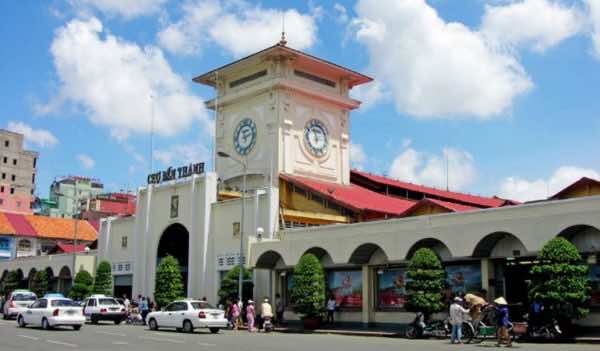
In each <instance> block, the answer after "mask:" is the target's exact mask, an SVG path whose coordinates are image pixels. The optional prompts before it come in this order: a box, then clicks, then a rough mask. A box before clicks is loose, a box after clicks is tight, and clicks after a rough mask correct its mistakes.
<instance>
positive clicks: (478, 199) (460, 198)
mask: <svg viewBox="0 0 600 351" xmlns="http://www.w3.org/2000/svg"><path fill="white" fill-rule="evenodd" d="M351 176H358V177H363V178H366V179H368V180H370V181H372V182H374V183H379V184H383V185H387V186H391V187H396V188H401V189H406V190H410V191H414V192H419V193H423V194H424V195H425V196H435V197H439V198H442V199H444V200H449V201H454V202H460V203H463V204H468V205H472V206H475V207H500V206H505V205H513V204H517V202H515V201H511V200H506V199H501V198H499V197H485V196H478V195H471V194H464V193H458V192H454V191H447V190H441V189H436V188H431V187H427V186H423V185H418V184H413V183H408V182H403V181H400V180H396V179H391V178H387V177H384V176H380V175H375V174H371V173H367V172H363V171H359V170H355V169H353V170H352V171H351Z"/></svg>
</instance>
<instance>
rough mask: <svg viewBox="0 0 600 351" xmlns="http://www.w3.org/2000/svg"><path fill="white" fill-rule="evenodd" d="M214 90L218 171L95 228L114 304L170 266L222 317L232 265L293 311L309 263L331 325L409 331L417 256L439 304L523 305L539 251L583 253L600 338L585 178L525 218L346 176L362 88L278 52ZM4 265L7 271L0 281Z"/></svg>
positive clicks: (151, 178)
mask: <svg viewBox="0 0 600 351" xmlns="http://www.w3.org/2000/svg"><path fill="white" fill-rule="evenodd" d="M194 81H195V82H197V83H200V84H205V85H208V86H211V87H213V88H214V89H215V91H216V96H215V98H214V99H212V100H210V101H208V102H207V106H208V107H209V108H210V109H212V110H214V111H215V115H216V116H215V140H214V145H215V162H214V164H215V170H214V171H208V170H205V169H204V164H203V163H197V164H190V165H183V166H181V167H176V168H172V167H171V168H168V169H166V170H162V171H159V172H156V173H153V174H150V175H148V179H147V183H148V184H147V185H146V186H144V187H141V188H139V189H138V191H137V194H136V196H137V201H136V208H135V215H133V216H127V217H110V218H106V219H102V220H101V224H100V232H99V235H98V249H97V250H98V251H97V256H98V259H99V260H108V261H110V262H111V264H112V266H113V276H114V287H115V294H117V295H121V294H128V295H130V296H131V295H137V294H143V295H148V296H152V295H153V292H154V288H155V283H156V282H155V274H156V268H157V266H158V264H159V263H160V260H161V259H162V258H164V257H165V256H167V255H172V256H174V257H175V258H177V259H178V261H179V263H180V266H181V270H182V274H183V278H184V282H185V291H186V294H187V296H189V297H201V296H206V297H207V298H208V299H209V301H210V302H213V303H216V302H217V299H218V297H217V291H218V289H219V287H220V282H221V280H222V277H223V275H224V274H225V273H226V272H227V271H229V270H230V269H232V268H233V267H235V266H236V265H237V264H238V263H239V262H240V260H242V262H243V263H244V264H245V265H246V266H247V267H250V268H252V269H253V279H254V296H255V297H256V298H259V297H262V296H270V297H273V296H274V295H275V294H276V293H280V294H281V295H282V296H283V297H284V300H285V301H286V305H287V310H286V317H287V318H288V319H289V320H293V319H296V318H297V316H296V315H294V313H293V312H292V309H291V306H292V303H293V301H290V300H289V298H288V297H289V289H290V287H291V286H292V285H293V274H292V269H293V267H294V265H295V264H296V263H297V262H298V260H299V258H300V257H301V256H302V255H303V254H304V253H307V252H310V253H313V254H315V255H316V256H317V257H318V258H319V259H320V260H321V263H322V264H323V266H324V268H325V270H326V274H327V285H328V289H329V291H331V292H332V293H333V294H334V295H335V297H336V300H338V304H339V306H340V308H339V310H338V311H337V312H336V313H337V314H338V315H337V318H336V319H337V320H338V321H341V322H346V323H357V324H386V323H405V322H408V321H409V320H411V319H412V318H413V314H410V313H406V311H405V309H404V304H405V302H406V300H405V297H404V282H405V276H404V269H405V267H406V264H407V262H408V260H409V259H410V257H411V255H412V254H413V253H414V252H415V250H417V249H418V248H421V247H428V248H431V249H433V250H434V251H435V252H436V253H437V255H438V256H439V257H440V258H441V259H442V261H443V263H444V267H445V269H446V271H447V273H448V286H449V289H448V291H447V294H448V295H450V294H453V293H457V292H461V291H471V290H478V289H481V288H486V289H487V290H488V291H489V295H490V296H489V298H493V297H495V296H500V295H502V296H506V297H507V299H508V300H509V302H512V303H515V302H521V301H522V302H526V296H525V294H526V291H527V289H526V284H527V280H528V270H529V268H530V267H531V264H532V263H533V262H534V260H535V255H536V253H537V252H538V251H539V250H540V249H541V247H542V246H543V245H544V243H546V242H547V241H548V240H550V239H552V238H554V237H556V236H559V235H560V236H564V237H566V238H567V239H569V240H571V241H572V242H573V243H574V244H575V245H576V246H577V247H578V249H579V250H580V251H581V252H582V254H583V256H584V257H585V260H586V261H587V262H588V263H589V265H590V268H591V273H590V277H591V278H592V279H593V281H594V291H593V293H592V294H593V295H592V303H593V305H594V307H593V308H594V310H593V311H595V312H594V313H592V315H591V316H590V317H589V318H587V319H586V320H584V321H581V323H584V324H588V325H600V313H598V312H600V286H599V285H600V265H598V263H597V255H598V251H599V250H600V230H599V229H600V182H599V181H597V180H593V179H587V178H582V179H581V180H579V181H577V182H575V183H574V184H572V185H571V186H569V187H567V188H566V189H564V190H563V191H561V192H559V193H558V194H556V195H554V196H552V197H550V198H549V199H547V200H544V201H539V202H533V203H526V204H520V203H518V202H515V201H511V200H509V199H501V198H498V197H485V196H476V195H471V194H464V193H458V192H452V191H447V190H441V189H435V188H430V187H425V186H421V185H417V184H412V183H407V182H402V181H400V180H395V179H390V178H387V177H383V176H379V175H373V174H370V173H367V172H363V171H359V170H352V169H351V167H350V141H351V136H350V128H349V126H350V112H351V111H352V110H354V109H356V108H358V107H359V106H360V102H359V101H357V100H355V99H353V98H351V97H350V95H349V92H350V90H351V89H352V88H353V87H356V86H358V85H361V84H365V83H368V82H370V81H371V78H369V77H367V76H365V75H362V74H360V73H357V72H354V71H352V70H350V69H348V68H345V67H341V66H339V65H336V64H334V63H331V62H328V61H325V60H323V59H320V58H317V57H314V56H311V55H309V54H306V53H303V52H300V51H298V50H294V49H292V48H290V47H288V46H287V45H286V43H285V41H282V42H280V43H278V44H276V45H274V46H272V47H269V48H267V49H265V50H262V51H260V52H257V53H255V54H252V55H250V56H248V57H245V58H242V59H240V60H238V61H235V62H233V63H230V64H228V65H225V66H223V67H220V68H218V69H215V70H213V71H210V72H207V73H205V74H203V75H200V76H198V77H196V78H194ZM242 238H243V240H242ZM2 267H3V265H2V264H0V268H2Z"/></svg>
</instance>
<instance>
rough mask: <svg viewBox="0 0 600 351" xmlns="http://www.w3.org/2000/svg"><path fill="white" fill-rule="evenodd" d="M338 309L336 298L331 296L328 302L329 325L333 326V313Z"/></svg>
mask: <svg viewBox="0 0 600 351" xmlns="http://www.w3.org/2000/svg"><path fill="white" fill-rule="evenodd" d="M336 307H337V303H336V302H335V297H334V296H333V295H329V300H327V306H326V308H327V324H333V312H335V308H336Z"/></svg>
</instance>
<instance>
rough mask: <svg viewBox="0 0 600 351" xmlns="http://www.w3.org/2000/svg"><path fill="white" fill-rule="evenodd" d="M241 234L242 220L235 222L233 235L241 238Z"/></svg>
mask: <svg viewBox="0 0 600 351" xmlns="http://www.w3.org/2000/svg"><path fill="white" fill-rule="evenodd" d="M239 236H240V222H233V237H234V238H239Z"/></svg>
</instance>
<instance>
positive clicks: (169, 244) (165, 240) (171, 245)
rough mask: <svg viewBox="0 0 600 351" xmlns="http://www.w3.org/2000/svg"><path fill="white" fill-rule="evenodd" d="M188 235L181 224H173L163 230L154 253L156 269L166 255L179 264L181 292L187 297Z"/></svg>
mask: <svg viewBox="0 0 600 351" xmlns="http://www.w3.org/2000/svg"><path fill="white" fill-rule="evenodd" d="M189 248H190V234H189V232H188V230H187V229H186V228H185V227H184V226H183V225H181V224H179V223H175V224H171V225H170V226H168V227H167V229H165V231H164V232H163V234H162V236H161V237H160V241H159V242H158V249H157V252H156V267H157V268H158V265H159V264H160V261H161V260H162V259H163V258H165V257H167V256H168V255H170V256H173V257H175V258H176V259H177V261H178V262H179V267H180V269H181V277H182V280H183V292H184V294H185V295H186V296H187V291H188V262H189V257H188V256H189Z"/></svg>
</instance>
